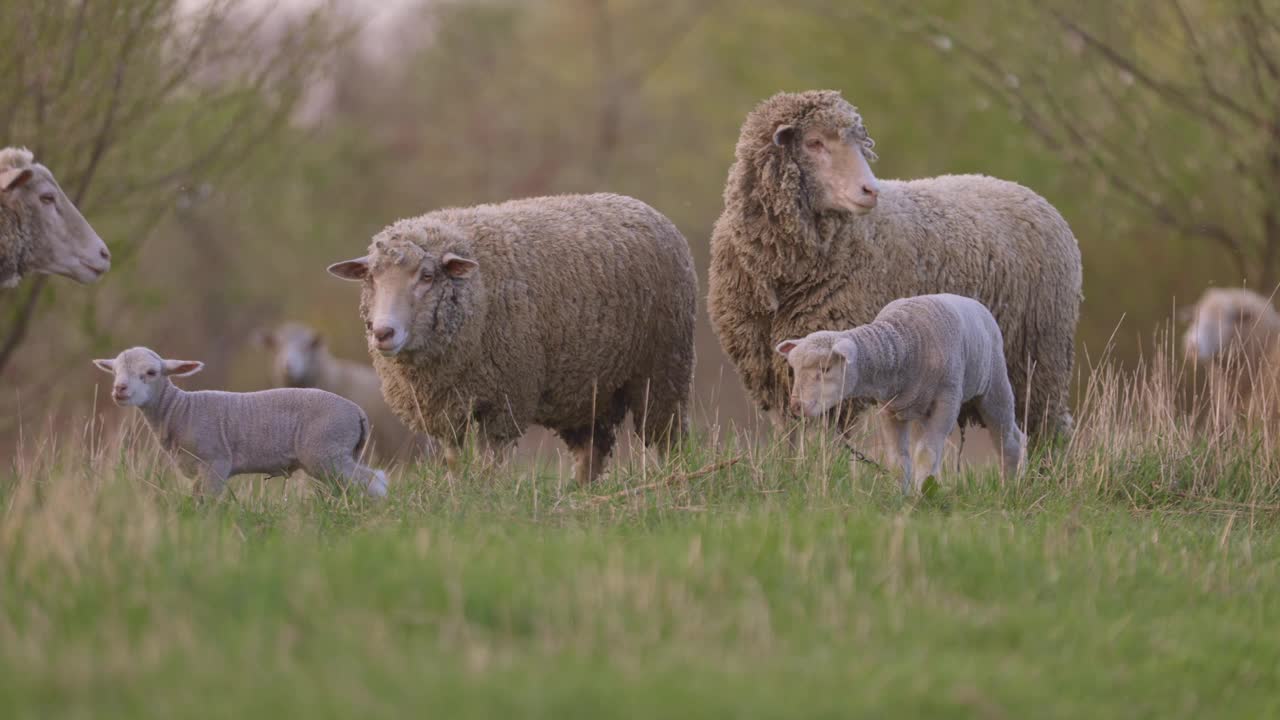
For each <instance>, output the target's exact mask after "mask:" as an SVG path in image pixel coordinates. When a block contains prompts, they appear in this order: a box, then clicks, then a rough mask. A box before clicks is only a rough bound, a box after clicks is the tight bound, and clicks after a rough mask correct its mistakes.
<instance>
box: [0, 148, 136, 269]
mask: <svg viewBox="0 0 1280 720" xmlns="http://www.w3.org/2000/svg"><path fill="white" fill-rule="evenodd" d="M110 269H111V252H110V251H109V250H107V246H106V245H105V244H103V242H102V238H99V237H98V234H97V233H96V232H94V231H93V228H92V227H89V223H88V222H86V221H85V219H84V217H83V216H82V215H81V214H80V211H79V210H77V209H76V206H75V205H74V204H72V202H71V201H70V200H68V199H67V196H66V194H64V193H63V192H62V188H61V187H59V186H58V181H57V180H54V179H53V173H51V172H49V169H48V168H46V167H45V166H44V165H41V164H40V163H37V162H35V158H34V156H33V155H32V154H31V152H30V151H29V150H26V149H24V148H13V147H10V148H4V149H3V150H0V287H4V288H11V287H15V286H16V285H17V284H18V282H19V281H21V280H22V278H23V276H25V275H29V274H31V273H45V274H49V275H63V276H66V277H69V278H71V279H72V280H75V281H77V282H80V283H92V282H94V281H96V280H97V279H98V278H100V277H102V275H103V274H104V273H106V272H107V270H110Z"/></svg>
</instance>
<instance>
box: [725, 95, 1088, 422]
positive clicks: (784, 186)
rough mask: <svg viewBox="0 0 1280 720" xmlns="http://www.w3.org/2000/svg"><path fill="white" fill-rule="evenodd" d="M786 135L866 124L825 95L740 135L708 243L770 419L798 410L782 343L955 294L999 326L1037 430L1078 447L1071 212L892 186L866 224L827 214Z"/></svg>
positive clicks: (999, 186) (1027, 197)
mask: <svg viewBox="0 0 1280 720" xmlns="http://www.w3.org/2000/svg"><path fill="white" fill-rule="evenodd" d="M780 124H791V125H794V126H796V127H797V128H798V129H800V130H801V131H803V130H805V129H806V128H810V127H815V126H823V125H826V126H832V127H835V128H839V129H848V128H862V119H861V116H860V115H859V114H858V112H857V110H856V109H855V108H854V107H853V106H852V105H850V104H849V103H848V102H846V101H845V100H844V99H843V98H841V97H840V95H839V93H836V92H832V91H812V92H805V93H799V94H789V93H783V94H779V95H776V96H774V97H772V98H770V99H768V100H766V101H764V102H763V103H761V104H760V105H759V106H758V107H757V108H756V109H755V110H753V111H752V112H751V114H750V115H748V116H747V119H746V122H745V123H744V124H743V126H742V133H741V136H740V137H739V139H738V145H737V150H736V159H735V162H734V164H733V166H732V167H731V168H730V170H729V178H728V183H727V185H726V187H725V196H724V197H725V209H724V212H723V213H722V214H721V215H720V218H719V220H717V221H716V225H715V229H714V231H713V233H712V236H711V271H710V292H709V296H708V310H709V312H710V315H711V321H712V324H713V326H714V327H715V330H716V333H717V334H718V336H719V338H720V343H721V345H722V347H723V348H724V350H725V352H726V353H727V354H728V355H729V357H730V358H731V359H732V360H733V362H734V364H735V365H736V366H737V369H738V372H739V374H740V376H741V377H742V380H743V383H744V384H745V385H746V387H747V390H748V391H749V392H750V393H751V395H752V397H753V398H754V399H755V401H756V403H757V405H758V406H759V407H760V408H761V409H762V410H765V411H770V410H773V409H775V408H779V407H781V403H782V402H785V399H786V397H787V393H788V386H789V384H790V381H789V377H788V372H787V365H786V363H785V361H784V360H783V359H782V357H781V356H779V355H777V354H776V353H774V352H772V348H773V347H774V346H775V345H776V344H777V343H778V342H780V341H781V340H784V339H787V338H795V337H803V336H804V335H807V334H809V333H811V332H814V331H816V330H820V329H822V328H829V327H849V326H854V325H861V324H865V323H868V322H870V321H871V320H872V319H873V318H874V317H875V315H876V312H877V311H878V310H879V309H880V308H882V307H884V306H885V305H886V304H887V303H889V302H890V301H892V300H895V299H897V298H902V297H911V296H914V295H922V294H930V293H942V292H946V293H955V294H957V295H963V296H966V297H972V298H976V299H977V300H979V301H981V302H982V303H983V304H985V305H986V306H987V307H988V308H990V310H991V312H992V314H993V315H994V316H995V318H996V321H997V322H998V323H999V325H1000V328H1001V330H1002V331H1003V333H1004V343H1005V345H1004V350H1005V356H1006V358H1008V362H1009V377H1010V380H1011V381H1012V383H1013V389H1014V395H1015V397H1016V399H1017V404H1018V408H1019V414H1021V413H1022V412H1023V411H1024V409H1025V411H1026V412H1027V415H1028V417H1027V424H1028V426H1029V427H1028V429H1029V430H1030V431H1031V432H1032V433H1033V434H1044V435H1049V434H1055V433H1069V432H1070V430H1071V425H1072V419H1071V413H1070V410H1069V408H1068V405H1067V401H1068V389H1069V381H1070V378H1071V370H1072V364H1073V361H1074V337H1075V330H1076V321H1077V319H1078V317H1079V312H1080V301H1081V290H1080V287H1081V269H1080V250H1079V248H1078V246H1077V244H1076V240H1075V237H1074V236H1073V235H1072V233H1071V229H1070V228H1069V227H1067V223H1066V221H1064V220H1063V218H1062V216H1061V215H1060V214H1059V213H1058V211H1057V210H1055V209H1054V208H1053V206H1052V205H1050V204H1049V203H1048V202H1047V201H1046V200H1045V199H1044V198H1042V197H1040V196H1039V195H1037V194H1035V193H1034V192H1032V191H1031V190H1028V189H1027V188H1025V187H1022V186H1021V185H1017V184H1015V183H1012V182H1007V181H1003V180H997V179H995V178H990V177H986V176H980V175H958V176H941V177H936V178H929V179H922V180H910V181H898V180H881V181H880V195H879V201H878V204H877V205H876V207H875V209H873V210H872V211H871V212H869V213H868V214H866V215H862V216H855V215H853V214H850V213H846V212H842V211H831V212H824V213H820V214H815V213H814V212H813V211H812V210H811V209H810V208H811V207H812V203H811V201H810V198H811V197H813V196H814V195H813V192H814V191H813V183H814V182H816V181H815V180H814V179H812V178H809V177H806V176H805V175H804V173H803V172H802V171H801V169H800V165H799V164H798V163H797V162H796V160H795V159H794V158H793V156H792V155H791V154H790V153H791V152H792V150H791V149H789V148H784V147H778V146H776V145H775V144H774V143H773V134H774V130H775V129H776V128H777V126H778V125H780ZM862 133H863V134H864V135H865V130H863V131H862ZM869 143H870V140H869V139H867V140H866V141H865V142H864V147H865V146H867V145H868V144H869ZM845 409H846V411H854V410H856V409H857V406H856V405H851V406H847V407H846V408H845ZM851 415H852V412H846V417H849V416H851ZM966 416H967V418H969V419H972V417H973V416H972V414H971V413H966Z"/></svg>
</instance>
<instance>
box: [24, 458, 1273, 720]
mask: <svg viewBox="0 0 1280 720" xmlns="http://www.w3.org/2000/svg"><path fill="white" fill-rule="evenodd" d="M145 446H146V443H141V444H138V443H133V444H130V443H126V444H125V447H124V448H123V449H120V448H111V449H106V450H103V449H96V450H82V449H69V450H66V451H63V452H60V453H48V459H47V460H46V461H44V462H43V463H37V464H36V465H34V466H24V467H21V468H17V469H15V470H14V471H13V472H12V473H10V474H9V475H8V476H3V475H0V507H2V508H3V515H2V516H0V707H2V708H5V711H4V713H3V714H4V716H5V717H10V718H28V717H30V718H50V717H58V718H74V717H128V718H143V717H160V718H173V717H183V718H191V717H246V718H252V717H445V718H465V717H477V718H490V717H505V716H522V717H524V716H529V717H548V718H566V717H588V718H597V717H636V718H652V717H695V716H697V717H735V718H741V717H833V718H846V717H875V718H888V717H929V718H944V717H963V718H969V717H992V718H1023V717H1035V718H1059V717H1061V718H1078V717H1123V718H1135V717H1159V718H1162V719H1169V718H1207V717H1242V718H1262V717H1276V716H1280V632H1278V631H1277V625H1276V621H1277V619H1278V618H1280V533H1278V532H1277V529H1278V527H1280V526H1278V524H1277V517H1280V515H1278V514H1277V511H1276V509H1275V508H1274V506H1273V505H1269V504H1267V503H1269V502H1271V501H1272V500H1273V497H1272V496H1273V495H1274V488H1273V487H1272V486H1271V485H1262V484H1260V483H1255V484H1254V485H1253V486H1250V487H1244V486H1242V485H1241V484H1240V483H1239V482H1234V481H1233V482H1231V483H1224V484H1222V485H1221V486H1220V487H1217V486H1215V487H1214V488H1212V489H1210V490H1206V489H1205V488H1204V487H1202V485H1203V478H1199V479H1197V477H1195V474H1196V473H1197V472H1201V471H1202V470H1203V467H1202V465H1203V462H1202V460H1197V457H1198V456H1196V455H1195V454H1187V455H1186V456H1185V457H1182V456H1177V455H1175V454H1173V453H1171V452H1166V453H1164V454H1154V455H1152V456H1151V457H1149V458H1145V457H1144V456H1142V455H1136V456H1134V458H1136V459H1134V458H1130V459H1126V460H1123V461H1121V460H1115V461H1113V462H1107V458H1106V457H1103V456H1100V455H1098V454H1097V453H1093V454H1091V453H1090V452H1085V451H1075V452H1068V453H1064V454H1063V456H1062V457H1060V458H1052V459H1050V458H1040V459H1036V460H1035V461H1034V463H1035V465H1036V469H1034V470H1033V471H1032V472H1031V473H1030V474H1029V475H1028V476H1027V477H1026V478H1024V479H1023V480H1021V481H1019V482H1016V483H1014V482H1010V483H1001V482H1000V481H999V479H998V478H997V477H995V476H993V475H990V474H986V473H984V472H983V471H982V470H978V471H974V472H971V473H969V474H967V475H965V476H963V477H959V478H957V477H945V478H944V479H943V483H942V487H941V488H940V490H939V492H937V493H936V494H934V495H933V496H931V497H929V498H927V499H919V500H916V501H905V500H904V499H902V498H901V497H900V496H899V495H898V494H897V491H896V487H897V485H896V480H895V479H894V478H892V477H889V476H885V475H877V474H875V473H872V472H862V473H859V474H858V475H857V476H856V477H853V478H851V477H850V474H849V466H848V464H847V457H846V456H845V455H843V454H832V453H828V452H823V451H822V450H812V449H811V450H810V451H809V452H807V453H805V454H804V455H803V457H800V458H798V459H797V458H795V457H792V456H791V455H792V453H791V452H790V451H789V450H786V449H785V448H780V447H778V446H764V447H760V448H752V449H750V450H743V449H739V448H736V447H735V443H732V442H721V443H713V442H703V443H702V444H700V445H699V446H698V447H696V448H693V449H690V450H688V451H687V452H685V453H684V454H683V455H682V456H681V457H680V458H678V459H677V460H675V461H673V462H672V463H671V464H670V465H669V466H667V467H666V468H665V469H661V470H660V469H658V468H656V467H654V466H653V465H652V464H650V465H648V466H647V467H646V466H643V465H642V464H641V463H640V461H639V460H637V459H631V460H624V461H623V462H622V463H621V464H620V465H619V467H618V468H617V470H616V471H615V472H614V473H612V474H611V475H610V476H609V477H608V478H607V479H606V480H605V482H604V483H603V484H601V485H599V486H597V487H593V488H590V489H586V490H577V489H572V488H568V487H566V486H565V484H564V481H562V480H561V479H560V476H559V474H558V473H556V472H554V471H551V470H547V469H542V470H535V469H533V468H531V467H527V466H522V465H520V464H514V465H510V466H507V467H504V468H500V469H496V470H495V469H493V468H488V467H484V466H482V465H479V464H477V465H474V466H472V467H469V468H466V469H464V470H462V471H461V472H460V473H459V474H458V475H457V476H454V477H450V476H446V475H444V474H443V473H442V472H441V471H439V470H435V469H424V468H418V469H413V470H409V471H405V472H401V473H399V474H398V475H397V476H396V478H395V479H396V482H395V485H394V487H393V490H392V496H391V498H390V499H389V501H388V502H385V503H382V504H372V503H368V502H365V501H364V500H363V499H360V498H346V497H341V496H333V495H332V494H330V493H328V492H324V491H320V490H317V489H315V488H313V487H312V486H308V485H307V484H306V481H304V480H301V479H294V480H290V481H288V482H287V483H286V482H284V481H281V480H279V479H276V480H272V481H267V482H259V481H246V480H244V479H241V480H240V481H237V482H236V483H233V488H234V489H235V491H236V497H235V498H230V497H228V498H227V499H226V501H224V502H222V503H218V504H214V505H208V504H203V505H202V504H198V503H196V502H195V501H193V500H191V499H190V496H189V490H188V488H187V487H186V486H185V485H184V484H183V483H182V481H180V480H179V479H175V478H174V477H172V476H170V475H169V474H168V472H167V471H166V470H164V469H163V466H162V465H160V464H158V463H156V462H155V459H154V455H152V454H150V453H149V451H147V450H146V449H145ZM1153 447H1155V446H1154V445H1153ZM1242 447H1247V446H1246V445H1242ZM1153 452H1154V451H1153ZM1178 457H1182V465H1179V464H1178V462H1175V461H1176V460H1177V458H1178ZM1170 458H1173V459H1172V460H1171V459H1170ZM1197 468H1200V469H1199V470H1197ZM700 469H705V470H701V471H700ZM1197 482H1199V483H1201V485H1197V484H1196V483H1197ZM1184 485H1185V486H1186V487H1197V488H1200V490H1199V491H1197V493H1196V494H1195V495H1194V496H1190V497H1189V496H1188V494H1187V493H1184V492H1182V491H1180V490H1178V488H1180V487H1183V486H1184ZM645 486H651V487H645Z"/></svg>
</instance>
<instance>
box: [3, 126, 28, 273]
mask: <svg viewBox="0 0 1280 720" xmlns="http://www.w3.org/2000/svg"><path fill="white" fill-rule="evenodd" d="M34 161H35V156H33V155H32V154H31V151H30V150H27V149H26V148H18V147H7V148H4V149H2V150H0V172H4V171H6V170H16V169H20V168H25V167H31V165H32V163H33V162H34ZM29 214H30V208H29V207H27V206H26V205H24V204H22V203H15V204H10V203H8V202H6V194H5V193H0V287H10V286H12V285H15V284H16V283H17V282H18V281H19V280H21V279H22V276H23V275H25V274H27V272H28V269H29V267H30V264H31V258H32V254H33V253H34V251H35V240H34V238H32V236H31V231H32V228H33V227H34V223H33V222H32V221H31V219H30V218H29V217H28V215H29Z"/></svg>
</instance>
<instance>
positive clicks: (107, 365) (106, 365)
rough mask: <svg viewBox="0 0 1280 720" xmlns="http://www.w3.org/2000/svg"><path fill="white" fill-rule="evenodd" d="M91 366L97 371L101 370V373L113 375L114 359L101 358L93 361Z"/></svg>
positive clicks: (114, 368) (114, 369)
mask: <svg viewBox="0 0 1280 720" xmlns="http://www.w3.org/2000/svg"><path fill="white" fill-rule="evenodd" d="M93 364H94V365H97V366H98V369H99V370H101V371H102V372H109V373H112V374H115V371H116V361H115V358H103V359H101V360H94V361H93Z"/></svg>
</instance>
